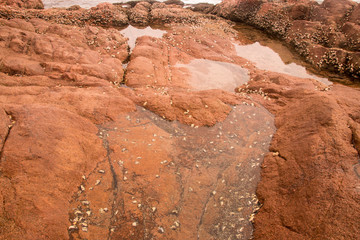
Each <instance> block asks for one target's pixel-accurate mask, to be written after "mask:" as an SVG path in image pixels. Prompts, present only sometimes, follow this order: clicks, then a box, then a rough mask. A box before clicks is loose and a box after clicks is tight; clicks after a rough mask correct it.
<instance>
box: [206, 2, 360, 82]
mask: <svg viewBox="0 0 360 240" xmlns="http://www.w3.org/2000/svg"><path fill="white" fill-rule="evenodd" d="M358 8H359V4H357V3H355V2H353V1H350V0H342V1H336V0H325V1H323V3H322V4H320V5H319V4H318V3H316V2H314V1H300V2H299V1H292V2H291V1H276V2H274V1H258V0H241V1H232V0H229V1H224V2H222V3H221V4H219V5H218V6H216V8H215V9H214V10H213V11H212V12H213V13H215V14H218V15H220V16H223V17H225V18H228V19H231V20H234V21H240V22H246V23H248V24H250V25H253V26H255V27H257V28H260V29H263V30H265V31H266V32H268V33H270V34H272V35H275V36H277V37H279V38H280V39H283V40H284V41H286V42H287V43H289V44H290V45H291V46H292V47H293V48H294V49H295V50H296V51H297V52H298V53H300V54H301V55H302V56H303V57H305V59H306V60H307V61H308V62H310V63H311V64H313V65H314V66H316V67H319V68H322V69H327V70H330V71H334V72H339V73H345V74H347V75H349V76H351V77H354V78H355V79H358V78H359V76H360V72H359V71H360V66H359V58H358V57H359V56H358V52H359V50H360V49H359V48H358V47H359V42H358V39H359V38H358V35H359V22H358V21H357V18H358V15H359V14H357V12H358V10H357V9H358Z"/></svg>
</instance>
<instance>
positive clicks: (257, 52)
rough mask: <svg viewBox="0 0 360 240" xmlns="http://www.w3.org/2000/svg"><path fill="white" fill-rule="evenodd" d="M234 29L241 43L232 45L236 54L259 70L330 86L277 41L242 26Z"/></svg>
mask: <svg viewBox="0 0 360 240" xmlns="http://www.w3.org/2000/svg"><path fill="white" fill-rule="evenodd" d="M235 29H236V30H237V31H238V38H237V40H238V41H239V42H241V44H234V45H235V49H236V52H237V54H238V55H239V56H240V57H243V58H245V59H248V60H250V61H251V62H253V63H255V65H256V67H258V68H259V69H262V70H268V71H273V72H279V73H284V74H288V75H291V76H295V77H300V78H312V79H315V80H317V81H319V82H322V83H324V84H326V85H329V84H331V81H329V80H328V78H327V77H326V76H324V75H322V74H319V73H318V72H316V71H315V70H314V69H313V68H312V67H311V66H310V65H309V64H307V63H305V62H304V61H303V60H301V59H300V57H299V56H297V55H296V54H294V53H292V51H290V49H289V48H288V47H287V46H286V45H285V44H284V43H282V42H280V41H279V40H276V39H272V38H270V37H269V36H267V35H266V34H264V33H262V32H260V31H259V30H257V29H254V28H252V27H250V26H247V25H244V24H237V25H236V27H235ZM316 73H317V74H316Z"/></svg>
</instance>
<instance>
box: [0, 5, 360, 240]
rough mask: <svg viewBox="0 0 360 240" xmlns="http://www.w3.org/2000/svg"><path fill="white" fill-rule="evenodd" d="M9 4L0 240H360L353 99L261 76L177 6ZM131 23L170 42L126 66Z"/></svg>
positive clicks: (226, 25)
mask: <svg viewBox="0 0 360 240" xmlns="http://www.w3.org/2000/svg"><path fill="white" fill-rule="evenodd" d="M244 2H245V1H244ZM249 2H250V1H249ZM253 2H255V1H253ZM304 2H305V1H304ZM327 2H328V3H327V4H330V3H331V1H327ZM7 3H8V2H7ZM24 4H25V3H24ZM223 4H224V5H225V4H227V3H226V2H224V3H223ZM251 4H253V3H251ZM264 4H270V5H271V4H275V3H264ZM277 4H278V5H276V6H282V5H281V4H280V3H277ZM282 4H284V6H285V5H286V4H290V3H282ZM304 4H305V3H304ZM324 4H325V3H324ZM324 4H323V5H324ZM7 5H10V6H6V4H2V5H1V6H0V13H1V14H0V16H1V18H0V71H1V73H0V184H1V188H0V206H1V207H0V223H1V224H0V239H250V238H251V237H254V238H255V239H357V237H358V236H359V235H360V233H359V229H360V226H359V221H358V219H359V218H360V211H359V209H360V208H359V204H360V198H359V196H360V195H359V191H360V185H359V174H360V170H359V169H360V167H359V151H360V145H359V142H360V140H359V139H360V138H359V136H360V130H359V129H360V111H359V109H360V106H359V105H360V94H359V90H358V89H357V88H350V87H346V86H342V85H338V84H334V85H331V86H328V85H325V84H323V83H321V82H319V81H316V80H315V79H312V78H311V75H306V76H308V77H309V78H304V77H302V78H300V77H296V76H290V75H286V74H285V73H279V72H276V71H274V72H272V71H269V70H267V71H265V70H262V69H259V68H258V66H257V65H256V62H251V61H250V60H249V59H246V58H244V57H240V56H239V52H238V51H239V50H238V49H237V47H236V46H237V45H239V44H241V41H239V39H237V38H238V36H237V33H236V31H235V30H234V29H233V28H232V24H231V22H228V21H225V20H223V19H220V18H218V17H216V16H213V15H205V14H201V13H195V12H192V11H191V10H189V9H183V8H182V7H181V6H179V5H171V4H170V5H166V4H164V3H148V2H140V3H137V4H136V5H135V6H134V7H132V8H123V7H121V6H118V5H110V4H100V5H98V6H97V7H95V8H91V9H89V10H86V9H81V8H77V7H73V8H70V9H45V10H37V9H27V10H25V9H24V7H25V8H27V6H21V5H20V6H19V5H17V6H16V7H14V4H12V3H10V2H9V3H8V4H7ZM270 5H269V6H270ZM256 6H258V5H256ZM259 6H260V5H259ZM261 6H262V7H264V6H265V5H261ZM271 6H273V5H271ZM286 6H287V5H286ZM299 6H300V5H299ZM331 6H332V5H331ZM350 6H353V5H351V4H350ZM354 6H355V5H354ZM19 7H23V8H19ZM346 7H347V5H345V6H344V8H346ZM31 8H37V7H31ZM218 8H219V6H217V7H216V8H215V9H218ZM220 8H221V5H220ZM299 8H300V7H299ZM338 8H339V7H338ZM225 10H227V8H226V7H223V8H222V11H225ZM257 10H258V9H257ZM318 10H319V9H318ZM314 11H315V10H314ZM319 11H320V10H319ZM342 11H343V10H342V8H340V10H339V14H340V15H341V12H342ZM354 11H355V8H354ZM333 12H334V11H333ZM335 13H336V12H334V13H333V14H332V16H333V17H334V19H333V20H331V21H335V22H337V21H339V20H338V18H337V15H336V14H335ZM326 14H328V13H326ZM326 14H324V16H327V15H326ZM318 16H321V15H320V14H318ZM349 19H352V17H350V15H349ZM318 21H325V20H323V19H320V20H318ZM326 21H330V20H326ZM129 23H131V24H137V25H141V26H149V24H151V25H152V24H162V27H161V29H162V31H165V33H164V34H163V35H162V36H158V37H151V36H141V37H138V38H137V40H136V45H135V47H134V48H133V49H132V51H131V52H130V48H129V43H128V39H127V38H126V36H124V35H122V34H121V33H120V30H121V29H120V27H122V28H124V27H125V26H127V25H128V24H129ZM152 26H153V25H152ZM236 39H237V40H236ZM240 40H241V39H240ZM354 46H355V45H354ZM350 48H351V49H354V48H353V45H351V46H350V45H349V47H348V48H347V49H348V50H346V51H352V52H354V53H355V52H356V51H355V50H350ZM344 49H345V47H344ZM314 78H315V77H314ZM199 79H200V80H199ZM224 83H225V84H224ZM260 166H261V168H260Z"/></svg>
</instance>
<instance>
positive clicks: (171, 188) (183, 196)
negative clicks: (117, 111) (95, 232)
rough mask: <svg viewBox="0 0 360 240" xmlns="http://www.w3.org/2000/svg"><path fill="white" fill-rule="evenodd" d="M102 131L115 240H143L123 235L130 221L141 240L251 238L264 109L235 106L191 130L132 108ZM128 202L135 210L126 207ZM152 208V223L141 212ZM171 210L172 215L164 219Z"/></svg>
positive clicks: (267, 130)
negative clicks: (111, 176) (153, 236)
mask: <svg viewBox="0 0 360 240" xmlns="http://www.w3.org/2000/svg"><path fill="white" fill-rule="evenodd" d="M104 129H107V132H105V133H103V134H102V135H103V136H108V137H107V139H106V141H107V142H108V144H109V146H111V147H112V148H113V149H117V150H114V152H111V155H110V157H111V159H113V160H115V161H114V162H113V169H114V172H115V173H116V175H115V176H117V177H118V178H119V180H118V181H119V182H121V190H120V191H119V190H118V189H115V191H118V193H117V194H116V195H115V196H116V198H115V199H112V200H113V202H114V203H115V202H116V204H114V205H113V210H114V211H115V210H119V211H120V212H122V214H121V215H120V216H119V218H118V219H117V221H116V222H113V225H112V226H116V228H115V229H116V230H115V233H114V234H115V236H117V235H116V234H118V236H121V233H129V232H131V233H132V234H133V236H132V238H131V239H147V238H145V237H143V236H142V235H141V234H142V232H143V231H138V232H137V231H135V230H134V229H135V228H130V229H129V228H128V227H127V226H128V223H129V221H130V219H133V216H136V218H139V219H137V221H138V222H139V223H143V222H144V226H143V227H144V231H145V232H151V229H152V228H153V227H152V226H157V225H159V226H162V228H163V229H164V232H163V234H162V237H161V239H182V238H184V239H209V236H211V238H212V239H230V238H231V237H232V236H235V235H237V236H238V237H237V239H243V240H245V239H250V238H251V235H252V230H253V225H252V223H251V220H250V219H251V216H252V214H253V212H254V211H256V210H257V209H258V208H259V204H258V200H257V198H256V195H255V191H256V186H257V183H258V181H259V179H260V165H261V162H262V160H263V158H264V156H265V154H266V153H267V152H268V148H269V144H270V141H271V138H272V136H273V134H274V132H275V126H274V117H273V115H272V114H270V113H269V112H268V111H267V110H266V109H265V108H263V107H255V106H250V105H238V106H236V107H233V110H232V111H231V113H230V114H229V116H228V118H227V119H225V121H224V122H221V123H218V124H216V125H215V126H213V127H199V128H194V127H190V126H187V125H183V124H180V123H178V122H176V121H175V122H169V121H167V120H164V119H162V118H161V117H159V116H157V115H155V114H153V113H151V112H149V111H148V110H145V109H144V108H138V111H136V112H133V113H130V114H129V115H128V116H126V117H121V118H120V119H118V120H116V121H115V122H110V123H108V124H107V125H106V126H104ZM120 149H123V150H121V151H120ZM117 161H118V163H119V164H117ZM125 176H126V177H127V180H126V182H123V181H122V179H123V178H124V177H125ZM96 190H97V189H94V190H93V191H96ZM107 191H108V190H107ZM134 200H135V201H136V202H137V203H141V205H142V206H141V209H139V208H137V207H132V206H134ZM154 204H155V206H156V207H157V210H156V215H154V214H153V213H147V212H146V211H145V210H142V209H151V207H152V206H154ZM174 209H176V215H174V214H169V213H172V212H173V210H174ZM141 211H143V212H142V213H141ZM142 218H144V219H142ZM159 219H161V221H160V222H159ZM175 219H178V220H179V223H180V224H179V225H180V226H181V227H180V228H178V229H176V231H174V230H172V229H170V226H171V224H173V222H174V221H175ZM96 221H99V220H98V219H94V222H96ZM189 223H191V224H189ZM240 229H241V230H240ZM155 231H156V228H155ZM114 239H122V238H120V237H118V238H116V237H115V238H114Z"/></svg>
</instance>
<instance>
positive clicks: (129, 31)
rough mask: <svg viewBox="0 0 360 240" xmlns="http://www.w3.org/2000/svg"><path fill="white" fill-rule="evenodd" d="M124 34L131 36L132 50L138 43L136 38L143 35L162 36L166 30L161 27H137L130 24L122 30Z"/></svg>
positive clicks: (130, 45)
mask: <svg viewBox="0 0 360 240" xmlns="http://www.w3.org/2000/svg"><path fill="white" fill-rule="evenodd" d="M120 33H121V34H122V35H124V36H125V37H127V38H129V41H128V44H129V47H130V51H132V50H133V49H134V47H135V45H136V39H137V38H138V37H142V36H150V37H155V38H161V37H162V36H163V35H164V34H165V33H166V31H164V30H160V29H153V28H152V27H150V26H148V27H146V28H136V27H133V26H131V25H129V26H128V27H127V28H125V29H123V30H121V31H120Z"/></svg>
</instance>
